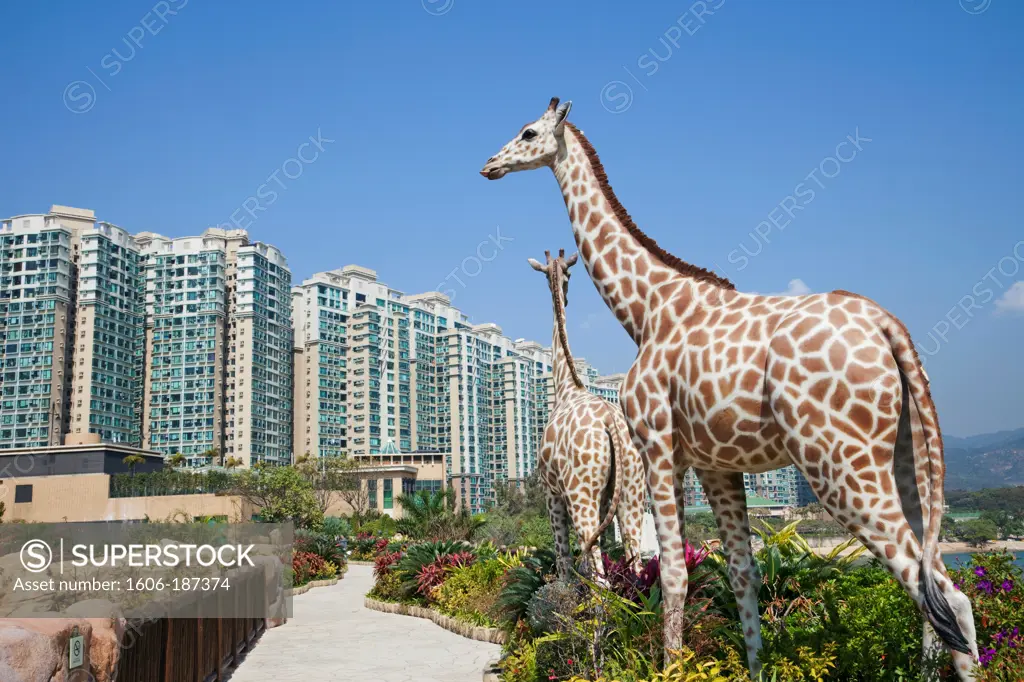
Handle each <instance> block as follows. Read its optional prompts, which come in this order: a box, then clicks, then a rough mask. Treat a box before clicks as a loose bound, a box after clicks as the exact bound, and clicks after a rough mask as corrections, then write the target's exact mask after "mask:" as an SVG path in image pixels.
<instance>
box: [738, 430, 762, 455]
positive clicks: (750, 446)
mask: <svg viewBox="0 0 1024 682" xmlns="http://www.w3.org/2000/svg"><path fill="white" fill-rule="evenodd" d="M732 444H733V445H735V446H736V447H738V448H739V449H740V450H742V451H743V452H751V451H752V450H756V449H757V448H759V447H760V446H761V442H760V441H759V440H758V439H757V438H756V437H755V436H751V435H748V434H745V433H741V434H739V435H737V436H736V437H735V438H734V439H733V441H732Z"/></svg>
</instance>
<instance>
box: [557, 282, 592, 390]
mask: <svg viewBox="0 0 1024 682" xmlns="http://www.w3.org/2000/svg"><path fill="white" fill-rule="evenodd" d="M551 307H552V310H553V313H554V315H553V316H554V318H555V324H554V331H553V332H552V333H551V365H552V367H553V370H552V371H553V373H554V381H555V404H558V403H559V402H561V400H562V399H563V398H564V397H565V396H566V395H568V394H570V393H572V392H573V391H577V390H585V389H584V387H583V382H582V381H581V380H580V376H579V374H578V373H577V372H576V363H575V362H573V360H572V351H570V350H569V337H568V336H567V335H566V333H565V308H564V307H563V305H562V297H561V295H560V294H559V293H558V292H557V291H552V292H551Z"/></svg>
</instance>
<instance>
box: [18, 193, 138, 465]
mask: <svg viewBox="0 0 1024 682" xmlns="http://www.w3.org/2000/svg"><path fill="white" fill-rule="evenodd" d="M141 321H142V279H141V261H140V255H139V250H138V247H137V245H136V244H135V242H134V240H133V239H132V237H131V235H129V234H128V233H127V232H126V231H124V230H122V229H121V228H119V227H117V226H115V225H111V224H109V223H104V222H96V219H95V215H94V214H93V212H92V211H90V210H87V209H78V208H70V207H67V206H53V207H52V208H51V209H50V212H49V213H46V214H37V215H23V216H16V217H14V218H10V219H8V220H5V221H3V222H2V223H0V365H2V373H0V448H4V449H7V448H15V447H33V446H43V445H60V444H62V443H63V442H64V440H65V438H66V437H68V436H72V437H74V438H75V439H76V440H77V442H88V441H89V440H103V441H107V442H111V443H124V444H128V445H135V446H138V445H139V444H140V442H141V423H142V422H141V409H140V408H141V400H142V389H141V383H140V382H139V376H140V372H141V369H142V351H143V348H142V336H141V329H142V327H141Z"/></svg>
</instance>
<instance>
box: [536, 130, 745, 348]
mask: <svg viewBox="0 0 1024 682" xmlns="http://www.w3.org/2000/svg"><path fill="white" fill-rule="evenodd" d="M563 139H564V141H565V149H564V150H561V151H560V152H559V156H558V159H557V160H556V161H555V164H554V167H553V170H554V173H555V178H556V179H557V180H558V184H559V186H560V187H561V189H562V198H563V199H565V206H566V209H567V210H568V211H569V220H570V221H571V222H572V231H573V235H574V236H575V239H576V245H577V247H579V251H580V255H581V256H582V258H583V263H584V265H585V266H586V268H587V273H588V274H589V275H590V278H591V280H593V282H594V285H595V286H596V287H597V291H598V293H600V294H601V298H603V299H604V302H605V304H606V305H607V306H608V307H609V308H610V309H611V311H612V313H614V314H615V317H616V318H617V319H618V320H619V323H620V324H622V326H623V327H624V328H625V329H626V331H627V332H628V333H629V335H630V336H631V337H633V341H634V342H636V343H637V344H638V345H639V344H640V341H641V339H642V337H643V334H644V328H645V326H644V323H645V321H646V318H647V314H648V313H649V312H650V311H651V310H652V309H653V308H655V307H657V304H658V303H659V302H660V301H662V300H664V299H663V298H662V295H661V293H660V290H662V289H664V288H665V287H666V286H669V287H671V289H672V292H673V299H675V300H677V301H681V302H682V303H683V304H684V305H685V306H687V307H688V306H689V301H691V300H693V299H694V297H695V295H696V293H697V288H698V286H705V285H709V286H714V287H719V288H722V289H733V288H734V287H733V285H732V284H731V283H730V282H729V281H728V280H726V279H724V278H720V277H717V276H715V275H714V274H713V273H711V272H709V271H707V270H704V269H702V268H699V267H696V266H693V265H690V264H688V263H684V262H683V261H681V260H679V259H678V258H676V257H675V256H672V255H671V254H669V253H666V252H665V251H663V250H662V249H661V248H660V247H658V245H657V244H656V243H655V242H654V240H652V239H651V238H650V237H648V236H647V235H645V234H644V233H643V232H641V231H640V230H639V228H637V227H636V225H635V224H634V223H633V221H632V219H631V218H630V217H629V214H628V213H627V212H626V210H625V209H624V208H623V207H622V204H620V203H619V201H618V199H617V198H616V197H615V194H614V192H612V188H611V186H610V185H609V184H608V181H607V176H606V175H605V173H604V168H603V167H602V166H601V163H600V161H599V160H598V158H597V154H596V153H595V152H594V150H593V147H592V146H591V145H590V143H589V142H588V141H587V139H586V138H585V137H584V136H583V133H582V132H580V131H579V130H577V129H576V128H575V127H574V126H572V124H569V123H566V125H565V132H564V135H563Z"/></svg>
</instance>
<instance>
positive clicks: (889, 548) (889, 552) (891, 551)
mask: <svg viewBox="0 0 1024 682" xmlns="http://www.w3.org/2000/svg"><path fill="white" fill-rule="evenodd" d="M885 558H886V559H888V560H889V561H892V560H893V559H895V558H896V548H895V547H894V546H893V545H886V546H885Z"/></svg>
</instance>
